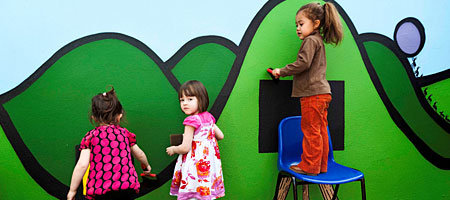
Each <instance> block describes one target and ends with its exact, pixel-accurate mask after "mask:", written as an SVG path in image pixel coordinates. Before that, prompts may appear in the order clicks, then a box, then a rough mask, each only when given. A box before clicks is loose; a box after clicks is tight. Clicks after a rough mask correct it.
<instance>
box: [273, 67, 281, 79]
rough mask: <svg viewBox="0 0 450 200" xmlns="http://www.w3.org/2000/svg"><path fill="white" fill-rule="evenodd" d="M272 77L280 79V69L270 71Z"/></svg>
mask: <svg viewBox="0 0 450 200" xmlns="http://www.w3.org/2000/svg"><path fill="white" fill-rule="evenodd" d="M272 75H273V76H274V77H275V78H276V79H278V78H280V68H275V69H274V70H273V71H272Z"/></svg>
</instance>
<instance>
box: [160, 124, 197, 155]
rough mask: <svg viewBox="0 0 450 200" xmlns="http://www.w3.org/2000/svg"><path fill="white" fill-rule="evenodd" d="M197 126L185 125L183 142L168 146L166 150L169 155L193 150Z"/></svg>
mask: <svg viewBox="0 0 450 200" xmlns="http://www.w3.org/2000/svg"><path fill="white" fill-rule="evenodd" d="M194 131H195V128H194V127H192V126H185V127H184V134H183V142H182V143H181V144H180V145H178V146H171V147H167V149H166V152H167V154H169V156H171V155H173V154H175V153H177V154H186V153H188V152H189V150H191V146H192V139H193V138H194Z"/></svg>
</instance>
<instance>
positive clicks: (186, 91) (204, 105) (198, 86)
mask: <svg viewBox="0 0 450 200" xmlns="http://www.w3.org/2000/svg"><path fill="white" fill-rule="evenodd" d="M183 95H184V96H195V97H197V100H198V112H199V113H201V112H205V111H207V110H208V106H209V97H208V92H207V91H206V88H205V86H204V85H203V84H202V82H200V81H196V80H191V81H187V82H186V83H184V84H183V85H181V87H180V90H178V98H181V97H183Z"/></svg>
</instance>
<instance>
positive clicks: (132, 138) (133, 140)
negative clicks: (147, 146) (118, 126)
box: [124, 128, 137, 147]
mask: <svg viewBox="0 0 450 200" xmlns="http://www.w3.org/2000/svg"><path fill="white" fill-rule="evenodd" d="M124 129H125V134H126V135H127V137H128V141H130V147H132V146H133V145H135V144H136V143H137V142H136V135H135V134H134V133H132V132H130V131H128V130H127V129H126V128H124Z"/></svg>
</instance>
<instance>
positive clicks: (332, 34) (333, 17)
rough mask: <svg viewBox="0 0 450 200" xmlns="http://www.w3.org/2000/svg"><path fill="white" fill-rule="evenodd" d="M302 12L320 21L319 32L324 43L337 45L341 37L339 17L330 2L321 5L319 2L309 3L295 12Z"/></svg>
mask: <svg viewBox="0 0 450 200" xmlns="http://www.w3.org/2000/svg"><path fill="white" fill-rule="evenodd" d="M300 12H304V14H305V16H307V17H308V18H309V19H310V20H312V21H314V20H319V21H320V27H319V29H320V33H321V34H322V36H323V39H324V41H325V43H332V44H334V45H338V44H339V43H341V41H342V38H343V32H342V24H341V18H340V17H339V13H338V11H337V10H336V7H335V6H334V5H333V4H332V3H329V2H327V3H325V4H324V5H323V6H321V5H320V4H319V3H309V4H306V5H304V6H302V7H301V8H300V9H299V10H298V11H297V14H299V13H300Z"/></svg>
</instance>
